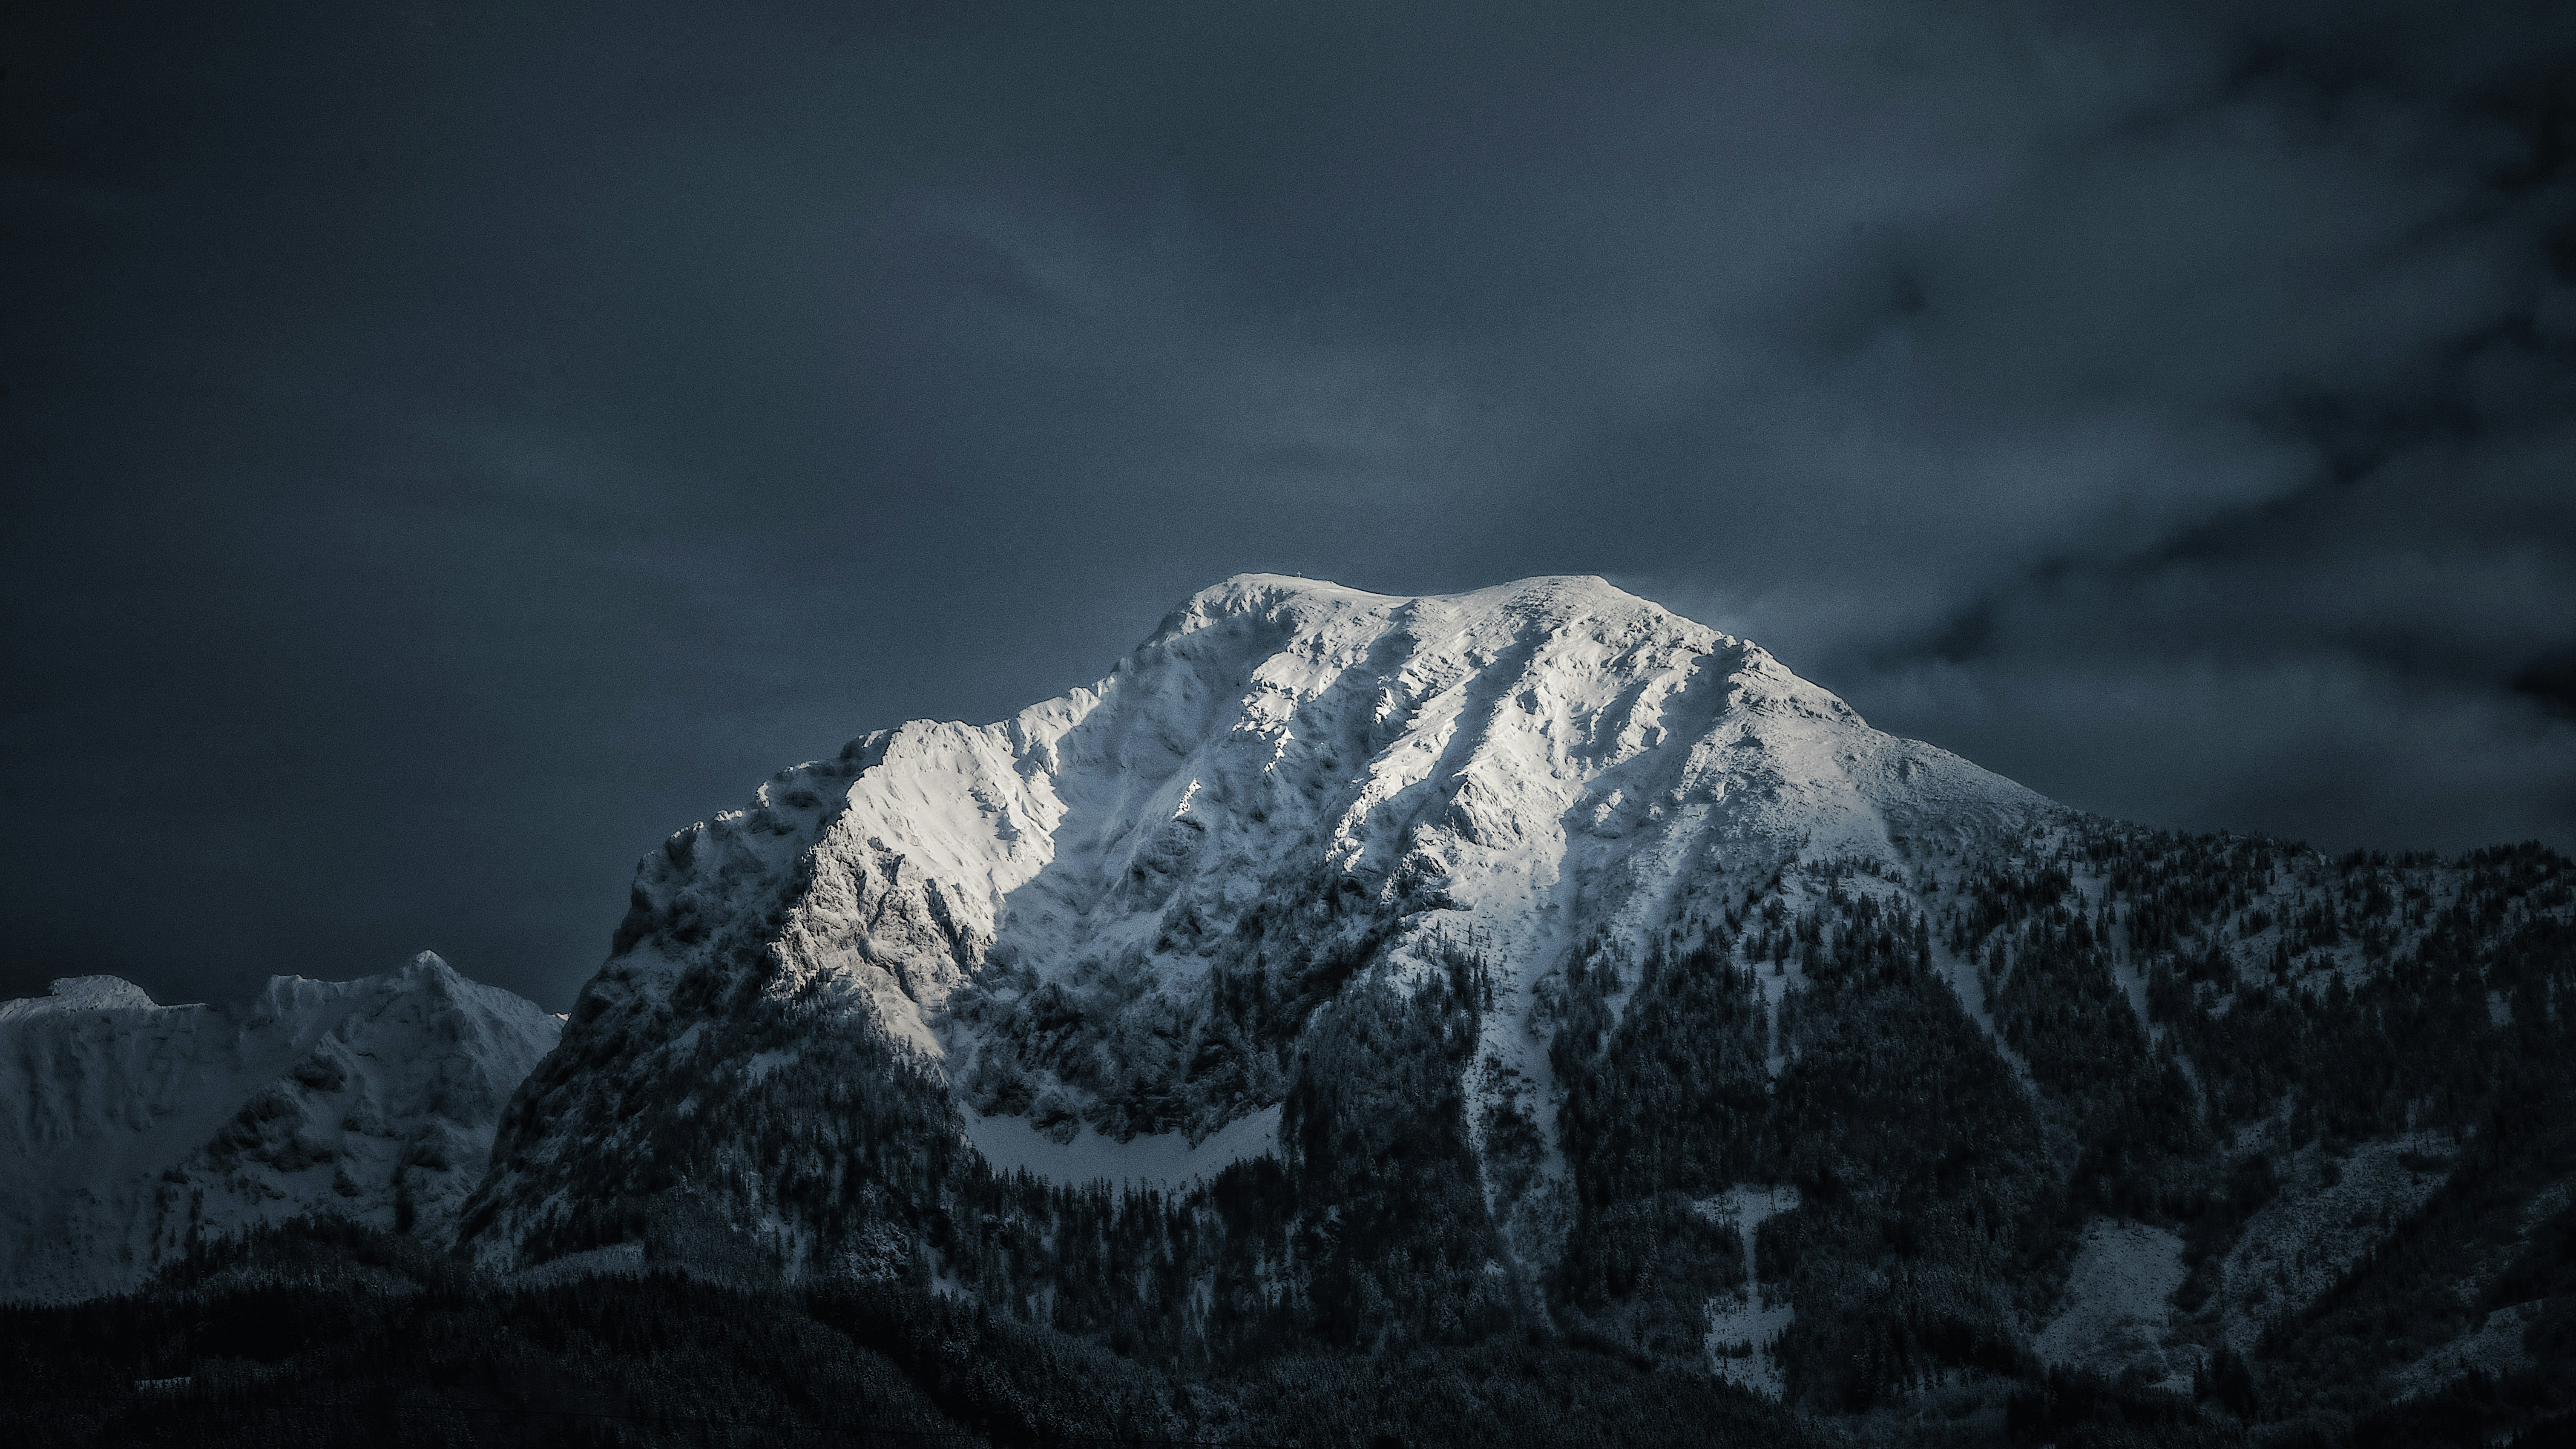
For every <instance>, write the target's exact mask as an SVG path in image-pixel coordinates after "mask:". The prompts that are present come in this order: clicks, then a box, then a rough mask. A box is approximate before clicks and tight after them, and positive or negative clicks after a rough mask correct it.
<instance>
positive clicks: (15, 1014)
mask: <svg viewBox="0 0 2576 1449" xmlns="http://www.w3.org/2000/svg"><path fill="white" fill-rule="evenodd" d="M160 1009H161V1007H160V1005H159V1004H158V1003H156V1002H155V1001H153V999H152V998H151V997H150V996H149V995H147V994H146V993H145V992H144V990H143V988H142V987H140V986H137V985H135V984H134V983H133V982H131V981H128V980H126V979H125V978H124V977H122V976H61V977H57V978H55V980H54V984H53V991H52V992H51V994H49V995H45V996H31V997H26V998H22V999H19V1000H15V1001H0V1022H6V1021H15V1020H17V1019H19V1018H21V1017H32V1016H35V1015H38V1014H39V1013H43V1012H57V1011H158V1010H160Z"/></svg>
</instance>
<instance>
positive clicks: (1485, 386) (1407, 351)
mask: <svg viewBox="0 0 2576 1449" xmlns="http://www.w3.org/2000/svg"><path fill="white" fill-rule="evenodd" d="M2077 17H2080V18H2077ZM0 24H5V26H6V27H7V28H6V30H5V32H0V47H5V54H0V64H5V66H6V68H7V69H6V75H5V76H0V148H5V149H0V248H5V255H0V307H5V311H0V384H5V387H6V393H5V395H0V460H5V462H0V476H5V478H6V479H7V482H8V488H7V494H8V499H9V501H8V503H7V505H6V507H7V513H6V524H7V527H6V529H5V532H0V588H5V595H0V598H5V609H6V624H7V634H6V638H7V647H8V658H7V660H6V667H7V679H8V685H7V688H6V692H5V696H0V700H5V736H0V792H5V793H0V809H4V810H5V820H0V827H5V832H6V837H5V838H6V841H7V845H6V851H7V855H6V859H5V860H0V913H4V914H5V920H6V934H5V936H0V941H5V946H0V953H5V954H4V955H0V992H5V993H10V994H14V993H17V992H21V991H26V990H31V989H41V984H42V982H43V981H44V980H45V979H46V978H47V977H50V976H53V975H58V974H66V973H72V972H82V971H110V972H115V973H119V974H122V975H125V976H129V977H132V978H134V979H136V980H138V981H140V982H142V983H144V984H145V985H146V986H147V987H149V988H150V989H152V990H153V991H154V992H155V993H156V994H158V995H160V996H162V997H163V998H164V999H171V998H180V999H187V998H197V997H208V996H213V997H223V996H229V995H235V994H239V993H241V992H243V991H245V990H247V989H249V988H250V986H251V985H252V984H253V983H254V982H256V981H257V980H258V979H259V978H261V977H264V976H266V975H267V974H269V973H272V972H294V973H301V974H305V975H314V976H325V977H342V976H349V975H356V974H361V973H364V972H369V971H374V970H380V969H383V968H385V967H388V966H390V965H393V964H395V963H396V962H398V961H399V960H400V959H401V957H402V956H404V955H405V954H407V953H408V952H410V951H413V950H416V949H419V948H421V947H423V946H434V947H435V948H437V949H438V950H440V951H442V952H444V953H445V954H447V955H448V957H449V958H450V959H451V960H453V961H454V962H455V963H456V964H457V965H458V966H459V967H460V968H461V969H463V970H465V971H466V972H468V973H469V974H471V975H474V976H478V977H481V978H483V979H487V980H493V981H499V982H502V983H504V984H507V985H510V986H513V987H515V988H517V989H519V990H521V991H524V992H526V993H528V994H529V995H531V996H534V997H535V998H537V999H538V1000H539V1001H541V1002H544V1003H545V1004H547V1005H548V1006H550V1007H555V1008H558V1009H560V1008H561V1007H563V1006H564V1005H566V1004H567V1003H568V1002H569V1000H570V998H571V995H572V992H573V991H574V990H575V988H576V987H577V986H578V984H579V983H580V982H581V981H582V980H583V979H584V978H585V977H586V976H587V975H588V974H589V973H590V972H591V971H592V970H593V969H594V968H595V966H596V965H597V963H598V961H599V959H600V957H601V956H602V955H603V954H604V952H605V950H606V945H607V939H608V934H609V931H610V929H611V928H612V927H613V926H614V925H615V923H616V921H617V918H618V916H619V914H620V912H621V911H622V909H623V907H624V902H625V895H626V878H627V875H628V873H629V871H630V870H631V868H632V865H633V862H634V860H635V858H636V857H637V856H638V855H640V854H641V853H642V852H644V851H645V850H647V849H649V848H651V846H652V845H653V844H654V843H655V842H656V841H657V840H658V839H659V838H660V837H661V836H662V835H664V834H665V833H667V832H668V831H670V830H672V829H674V828H676V827H679V826H682V825H685V824H687V823H688V822H689V821H690V820H692V819H696V818H701V817H703V816H705V815H707V814H708V813H710V812H712V811H715V810H719V809H725V808H730V807H733V806H735V805H738V804H740V803H741V801H742V800H743V798H744V797H745V796H746V795H747V794H748V793H749V792H750V790H751V789H752V787H753V786H755V785H756V784H758V783H759V782H760V781H761V780H762V779H763V778H765V777H766V776H767V775H768V774H769V773H770V772H771V771H772V770H774V769H776V768H777V767H779V766H781V765H785V764H788V763H791V762H793V761H797V760H800V759H806V758H811V757H813V756H816V755H821V754H826V753H829V752H831V751H833V750H835V749H837V748H838V747H839V745H840V744H841V743H842V741H844V740H845V739H847V738H848V737H850V736H852V735H854V734H857V733H860V732H862V731H864V730H866V729H869V728H873V727H876V726H880V725H884V724H889V723H893V722H896V721H899V720H902V719H905V718H909V717H916V716H925V715H927V716H940V717H962V718H966V719H973V720H986V719H992V718H997V717H999V716H1001V715H1004V714H1006V713H1008V712H1010V711H1012V710H1014V709H1016V708H1018V707H1019V706H1021V705H1023V704H1026V703H1029V702H1031V701H1034V700H1036V699H1039V698H1042V697H1045V696H1047V695H1051V694H1054V693H1057V692H1059V691H1061V690H1063V689H1064V688H1066V687H1068V686H1070V685H1073V684H1076V683H1080V682H1085V681H1088V680H1090V679H1092V678H1095V677H1097V676H1098V675H1100V674H1102V673H1103V672H1105V671H1106V669H1107V667H1108V665H1109V664H1110V663H1111V661H1112V660H1114V659H1115V658H1116V657H1117V656H1118V655H1119V654H1120V653H1122V652H1123V651H1124V650H1126V649H1127V648H1128V647H1129V646H1131V645H1132V644H1133V643H1134V641H1135V640H1136V639H1138V638H1139V637H1141V636H1142V635H1143V634H1145V633H1146V632H1147V631H1148V630H1150V629H1151V628H1152V626H1153V624H1154V623H1155V621H1156V620H1157V619H1158V618H1159V617H1160V616H1161V615H1162V614H1163V613H1164V612H1165V611H1166V610H1167V609H1168V608H1169V607H1170V606H1171V605H1172V604H1174V603H1175V602H1177V601H1178V600H1180V599H1181V598H1183V597H1185V596H1186V595H1187V594H1189V593H1190V592H1191V591H1193V590H1195V589H1197V588H1199V587H1201V586H1203V585H1205V584H1207V583H1209V582H1212V581H1214V580H1215V579H1218V578H1220V577H1222V576H1224V575H1226V574H1229V573H1234V572H1238V571H1242V570H1247V569H1270V570H1278V571H1289V570H1298V571H1303V572H1305V573H1308V574H1313V575H1319V576H1323V577H1329V578H1334V579H1338V580H1340V581H1342V582H1345V583H1350V584H1354V585H1358V586H1361V587H1366V588H1372V589H1378V590H1383V591H1389V592H1404V593H1412V592H1428V591H1445V590H1452V589H1459V588H1469V587H1475V586H1479V585H1484V584H1488V583H1494V582H1500V581H1502V580H1506V579H1511V578H1516V577H1521V576H1525V575H1529V574H1535V573H1557V572H1585V573H1599V574H1603V575H1606V576H1608V577H1609V578H1611V579H1612V580H1613V581H1615V582H1617V583H1619V584H1621V585H1623V586H1625V587H1627V588H1630V589H1632V590H1635V591H1637V592H1640V593H1643V594H1645V595H1647V596H1649V597H1652V598H1655V599H1659V600H1661V601H1663V602H1664V603H1666V604H1669V605H1671V606H1673V607H1674V608H1677V609H1679V610H1681V611H1682V612H1685V613H1688V614H1691V615H1693V616H1695V617H1698V618H1701V619H1704V620H1707V621H1708V622H1710V623H1712V624H1715V625H1718V626H1719V627H1721V628H1726V629H1729V630H1731V631H1734V632H1738V633H1742V634H1745V635H1747V636H1749V637H1752V638H1754V639H1757V640H1759V641H1761V642H1763V643H1765V644H1767V645H1769V646H1770V647H1771V648H1772V649H1773V650H1774V651H1775V652H1777V653H1779V654H1780V655H1781V656H1782V657H1783V658H1784V659H1785V660H1786V661H1787V662H1788V663H1789V664H1790V665H1791V666H1792V667H1794V668H1796V669H1798V670H1799V671H1800V672H1801V673H1804V674H1806V675H1807V676H1809V677H1810V678H1813V679H1815V680H1817V681H1818V682H1820V683H1822V684H1824V685H1826V686H1827V687H1829V688H1832V689H1834V690H1837V691H1839V692H1840V693H1842V694H1843V695H1845V696H1846V697H1847V698H1849V699H1850V700H1851V701H1852V702H1853V704H1854V705H1855V706H1856V707H1858V708H1859V709H1860V710H1861V712H1862V713H1863V714H1865V715H1867V716H1868V717H1869V718H1870V719H1871V720H1872V721H1873V722H1875V723H1877V724H1879V725H1881V726H1882V727H1885V728H1889V729H1893V730H1896V731H1898V732H1901V733H1905V734H1912V735H1918V736H1921V737H1923V738H1926V739H1930V740H1933V741H1935V742H1937V743H1940V744H1943V745H1946V746H1949V747H1950V748H1953V749H1956V750H1958V751H1960V752H1962V753H1964V754H1966V755H1968V756H1969V757H1970V758H1972V759H1975V760H1977V761H1979V762H1981V763H1983V764H1985V765H1987V766H1989V767H1992V768H1994V769H1997V770H2000V771H2002V772H2004V773H2006V774H2009V775H2011V776H2014V777H2015V778H2017V779H2020V780H2022V781H2024V782H2026V783H2028V784H2030V785H2032V786H2034V787H2036V788H2038V789H2040V790H2043V791H2045V792H2047V793H2049V794H2051V795H2054V796H2056V797H2057V798H2059V799H2061V800H2064V801H2067V802H2068V803H2070V804H2074V805H2079V806H2084V807H2088V808H2091V809H2095V810H2100V811H2105V812H2109V813H2112V814H2116V815H2122V816H2128V817H2132V818H2136V819H2140V820H2147V821H2153V822H2159V823H2171V824H2177V825H2186V826H2192V827H2201V828H2206V827H2222V826H2223V827H2232V828H2241V829H2254V830H2264V831H2270V832H2276V833H2283V834H2288V835H2292V836H2298V837H2304V838H2307V839H2309V840H2312V841H2315V842H2317V843H2318V844H2321V845H2327V846H2332V847H2344V846H2349V845H2353V844H2372V845H2380V846H2387V847H2407V846H2428V845H2429V846H2437V847H2441V848H2445V849H2452V848H2460V847H2465V846H2470V845H2475V844H2480V843H2485V842H2491V841H2500V840H2510V839H2518V838H2523V837H2530V836H2538V837H2540V838H2542V839H2545V840H2548V841H2550V842H2552V843H2554V844H2556V845H2558V846H2559V847H2561V848H2576V285H2571V283H2576V89H2571V76H2576V67H2571V58H2576V6H2570V5H2567V4H2564V3H2559V0H2552V3H2534V4H2528V5H2515V4H2481V3H2443V4H2423V3H2410V4H2403V5H2369V4H2354V3H2350V0H2338V3H2318V4H2313V5H2290V6H2265V5H2252V4H2244V3H2226V4H2217V3H2213V4H2208V5H2184V4H2175V5H2164V6H2147V7H2138V8H2124V7H2120V6H2115V5H2085V6H2055V5H2042V4H2037V3H2026V4H2003V5H1980V4H1974V3H1971V4H1956V3H1942V4H1931V3H1918V4H1907V5H1872V4H1858V5H1849V6H1835V5H1831V4H1823V3H1817V0H1795V3H1781V4H1777V5H1773V6H1767V7H1766V6H1759V5H1747V6H1730V5H1707V6H1691V7H1649V6H1633V7H1631V6H1621V5H1616V4H1604V3H1591V4H1585V5H1581V6H1571V7H1567V8H1564V9H1535V8H1533V9H1519V8H1515V7H1511V6H1508V5H1501V4H1477V5H1458V6H1438V7H1430V6H1408V5H1401V4H1374V3H1373V4H1364V5H1352V6H1347V7H1337V6H1322V5H1287V4H1271V3H1241V4H1220V5H1210V4H1204V3H1197V0H1192V3H1185V4H1175V5H1171V6H1160V7H1156V6H1099V5H1066V4H1060V3H1046V4H1039V5H1032V6H1028V7H1025V8H1009V7H1004V6H999V5H994V4H985V3H977V4H968V5H957V6H941V5H930V4H915V5H898V4H884V5H847V4H833V5H818V6H814V7H811V8H810V9H797V8H790V7H775V8H763V7H755V6H749V5H724V6H708V5H688V6H672V7H667V8H659V9H657V8H656V7H653V6H651V5H646V4H637V3H620V4H617V5H604V6H599V7H596V8H583V7H574V6H565V5H551V4H543V3H527V4H514V5H479V6H467V5H461V4H448V3H429V4H391V3H389V4H359V5H351V4H346V3H334V4H327V5H295V4H288V3H280V0H262V3H260V4H258V5H248V6H226V5H220V4H216V5H190V6H179V5H170V6H166V7H138V6H131V5H124V4H119V3H116V0H83V3H80V4H69V3H64V4H57V5H52V6H45V5H33V6H29V5H21V6H13V7H9V9H8V13H7V18H6V20H5V21H0Z"/></svg>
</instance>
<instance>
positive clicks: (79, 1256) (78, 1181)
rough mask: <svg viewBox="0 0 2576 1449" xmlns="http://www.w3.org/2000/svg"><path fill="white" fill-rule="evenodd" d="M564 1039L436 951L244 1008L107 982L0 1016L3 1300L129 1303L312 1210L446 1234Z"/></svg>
mask: <svg viewBox="0 0 2576 1449" xmlns="http://www.w3.org/2000/svg"><path fill="white" fill-rule="evenodd" d="M560 1030H561V1022H560V1020H559V1019H558V1018H556V1017H555V1016H553V1015H551V1014H550V1013H547V1012H545V1011H543V1010H540V1009H539V1008H538V1007H537V1006H536V1005H535V1004H534V1003H531V1002H528V1001H524V1000H522V999H520V998H519V997H517V996H514V995H512V994H510V993H509V992H506V991H502V990H499V989H498V988H495V987H489V986H483V985H479V984H477V983H475V982H471V981H468V980H466V979H465V978H463V977H461V976H459V975H457V974H456V972H455V971H454V970H453V969H452V968H451V967H449V966H448V965H447V963H445V962H444V961H441V960H440V959H439V958H438V957H436V956H434V955H431V954H428V953H426V952H424V953H422V954H421V955H420V956H419V957H417V958H415V959H414V960H413V961H412V962H411V963H410V964H408V965H406V966H405V967H403V968H402V969H401V970H399V971H395V972H389V973H387V974H384V975H381V976H369V977H364V978H361V979H359V980H355V981H308V980H305V979H303V978H301V977H293V976H280V977H276V978H273V979H272V980H271V981H270V982H269V984H268V989H267V990H266V991H265V992H263V993H262V994H261V995H260V996H259V997H258V998H257V999H256V1000H254V1001H251V1002H247V1003H241V1004H237V1005H231V1006H221V1007H217V1006H159V1005H156V1004H154V1003H153V1001H152V1000H151V998H150V997H148V996H146V995H145V994H144V993H143V991H142V989H141V988H139V987H137V986H135V985H133V984H132V983H130V982H126V981H122V980H119V979H117V978H115V977H111V976H85V977H76V978H71V979H67V980H62V981H57V982H55V983H54V989H53V992H52V994H50V995H48V996H43V997H37V998H33V999H30V1000H22V1001H9V1002H0V1299H11V1298H76V1297H85V1296H90V1295H94V1294H98V1293H104V1292H114V1291H121V1290H124V1289H128V1288H131V1287H133V1286H135V1285H136V1284H138V1283H140V1282H141V1281H142V1279H143V1278H144V1277H145V1276H147V1275H148V1274H149V1272H150V1271H151V1269H152V1268H153V1267H154V1266H155V1265H156V1264H158V1263H159V1262H161V1261H163V1260H165V1259H166V1258H167V1257H168V1256H169V1255H170V1254H172V1253H174V1252H177V1251H180V1250H181V1249H183V1248H184V1247H185V1246H186V1244H187V1243H188V1241H189V1240H190V1239H191V1238H192V1237H196V1236H221V1235H223V1234H226V1233H230V1232H234V1231H238V1230H240V1229H243V1228H247V1227H252V1226H256V1225H259V1224H263V1223H274V1222H280V1221H283V1220H285V1219H288V1218H292V1217H296V1216H301V1215H304V1214H308V1213H326V1214H337V1215H341V1216H347V1217H354V1218H357V1219H360V1220H362V1221H366V1222H369V1223H372V1224H374V1225H375V1226H378V1227H382V1228H387V1229H399V1230H401V1231H404V1232H408V1233H418V1234H421V1235H424V1236H426V1237H428V1238H431V1239H433V1240H437V1239H442V1238H445V1237H447V1236H449V1235H452V1233H453V1231H454V1228H455V1223H456V1218H457V1213H458V1209H459V1207H460V1206H461V1204H462V1202H463V1199H464V1197H465V1194H466V1193H467V1191H468V1190H469V1189H470V1188H471V1187H472V1185H473V1184H474V1183H475V1182H476V1181H477V1180H479V1179H480V1178H481V1176H482V1174H483V1171H484V1168H485V1166H486V1163H487V1160H488V1158H489V1155H490V1149H491V1142H492V1130H493V1126H494V1124H495V1123H496V1122H497V1121H498V1119H499V1117H500V1113H501V1108H502V1106H503V1104H505V1103H506V1102H507V1101H508V1100H509V1096H510V1093H511V1092H512V1091H513V1090H515V1089H516V1088H517V1086H518V1084H519V1081H520V1079H521V1078H523V1077H525V1076H526V1075H527V1072H528V1069H529V1068H530V1067H532V1066H533V1065H535V1063H536V1061H537V1059H538V1058H539V1057H541V1056H543V1055H544V1054H545V1053H546V1052H547V1051H548V1050H550V1049H551V1048H552V1047H553V1046H554V1043H555V1038H556V1036H557V1035H558V1033H559V1032H560Z"/></svg>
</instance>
